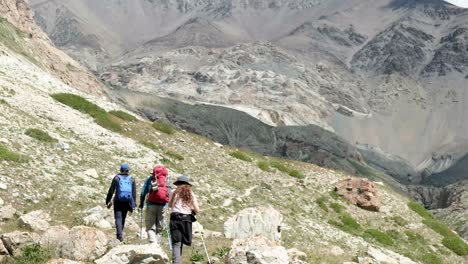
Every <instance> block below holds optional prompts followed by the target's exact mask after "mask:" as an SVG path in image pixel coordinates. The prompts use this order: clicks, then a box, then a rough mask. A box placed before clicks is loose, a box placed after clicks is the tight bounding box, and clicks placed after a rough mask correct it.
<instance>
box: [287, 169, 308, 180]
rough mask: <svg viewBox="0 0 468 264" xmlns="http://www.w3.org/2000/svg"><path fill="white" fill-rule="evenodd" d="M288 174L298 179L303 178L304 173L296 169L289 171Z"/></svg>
mask: <svg viewBox="0 0 468 264" xmlns="http://www.w3.org/2000/svg"><path fill="white" fill-rule="evenodd" d="M289 176H291V177H294V178H298V179H304V178H305V176H304V174H302V173H301V172H299V171H297V170H292V171H290V172H289Z"/></svg>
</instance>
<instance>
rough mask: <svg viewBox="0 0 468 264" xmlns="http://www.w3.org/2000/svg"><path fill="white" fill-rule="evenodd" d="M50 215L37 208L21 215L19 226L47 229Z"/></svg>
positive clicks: (30, 228) (36, 229) (33, 229)
mask: <svg viewBox="0 0 468 264" xmlns="http://www.w3.org/2000/svg"><path fill="white" fill-rule="evenodd" d="M48 221H50V216H49V214H48V213H46V212H44V211H42V210H37V211H32V212H30V213H27V214H25V215H23V216H21V217H20V218H19V220H18V223H19V226H22V227H25V228H27V229H29V230H31V231H45V230H47V229H48V228H49V222H48Z"/></svg>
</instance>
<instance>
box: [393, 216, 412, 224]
mask: <svg viewBox="0 0 468 264" xmlns="http://www.w3.org/2000/svg"><path fill="white" fill-rule="evenodd" d="M390 219H391V220H392V221H393V222H395V224H397V225H399V226H406V225H407V224H408V221H406V220H405V219H404V218H403V217H401V216H399V215H396V216H393V217H392V218H390Z"/></svg>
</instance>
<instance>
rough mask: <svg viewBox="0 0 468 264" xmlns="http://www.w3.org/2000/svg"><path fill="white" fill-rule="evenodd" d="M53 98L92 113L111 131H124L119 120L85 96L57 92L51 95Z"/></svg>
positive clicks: (76, 108)
mask: <svg viewBox="0 0 468 264" xmlns="http://www.w3.org/2000/svg"><path fill="white" fill-rule="evenodd" d="M51 96H52V98H54V99H55V100H57V101H58V102H60V103H62V104H64V105H67V106H69V107H71V108H73V109H75V110H78V111H80V112H82V113H85V114H88V115H90V116H91V117H92V118H94V121H95V122H96V123H97V124H98V125H100V126H102V127H104V128H106V129H109V130H111V131H114V132H120V131H122V127H121V126H120V124H119V123H118V122H117V121H114V120H113V119H112V118H111V115H109V114H108V113H107V112H106V111H105V110H104V109H102V108H101V107H99V106H97V105H95V104H93V103H91V102H89V101H88V100H86V99H85V98H83V97H81V96H78V95H75V94H67V93H56V94H52V95H51Z"/></svg>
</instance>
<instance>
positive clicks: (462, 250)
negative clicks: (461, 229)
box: [442, 234, 468, 256]
mask: <svg viewBox="0 0 468 264" xmlns="http://www.w3.org/2000/svg"><path fill="white" fill-rule="evenodd" d="M442 244H443V245H444V246H445V247H446V248H448V249H450V250H452V251H453V252H454V253H455V254H457V255H459V256H466V255H468V245H467V244H466V243H465V242H464V241H463V240H462V239H461V238H459V237H458V236H456V235H454V234H453V235H450V236H446V237H444V239H442Z"/></svg>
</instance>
